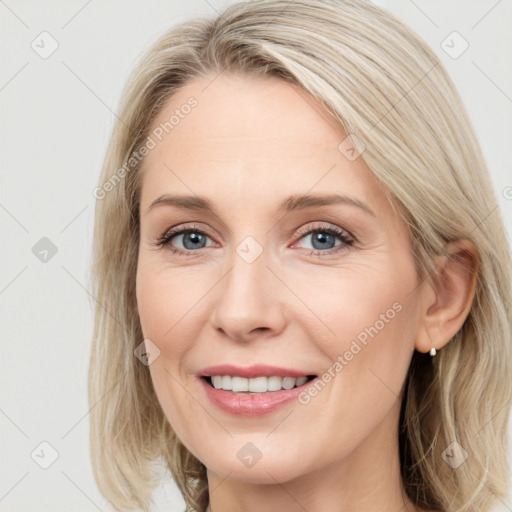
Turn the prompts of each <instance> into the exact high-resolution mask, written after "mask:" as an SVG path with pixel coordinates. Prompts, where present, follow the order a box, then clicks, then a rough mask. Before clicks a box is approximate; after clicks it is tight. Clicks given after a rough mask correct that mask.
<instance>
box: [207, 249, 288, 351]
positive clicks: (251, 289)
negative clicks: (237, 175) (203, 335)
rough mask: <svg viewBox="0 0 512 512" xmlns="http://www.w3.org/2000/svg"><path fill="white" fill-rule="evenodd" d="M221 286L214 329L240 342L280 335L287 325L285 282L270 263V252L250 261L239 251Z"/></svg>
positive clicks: (235, 254) (214, 311) (214, 314)
mask: <svg viewBox="0 0 512 512" xmlns="http://www.w3.org/2000/svg"><path fill="white" fill-rule="evenodd" d="M231 261H232V265H231V268H230V270H229V271H228V272H227V274H226V275H225V277H224V278H223V279H222V281H221V283H219V285H220V286H218V290H217V296H216V298H215V302H214V304H215V306H214V310H213V313H212V324H213V326H214V328H215V329H216V330H217V331H219V332H221V333H224V335H225V336H227V337H229V338H231V339H233V340H235V341H237V342H247V341H250V340H253V339H256V338H258V339H260V338H270V337H274V336H277V335H278V334H279V333H280V332H282V331H283V329H284V328H285V325H286V316H285V307H284V304H283V302H284V299H285V293H284V290H283V285H282V283H281V282H280V281H279V279H278V278H277V277H276V274H275V273H274V272H273V271H272V270H270V268H269V266H268V263H269V262H268V258H267V251H266V250H263V252H262V253H261V254H260V255H259V257H258V258H256V260H254V261H252V262H249V261H246V260H245V259H244V258H243V257H241V256H240V255H239V254H238V253H237V252H236V251H234V252H233V255H232V260H231Z"/></svg>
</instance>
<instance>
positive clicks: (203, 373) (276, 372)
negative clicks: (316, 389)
mask: <svg viewBox="0 0 512 512" xmlns="http://www.w3.org/2000/svg"><path fill="white" fill-rule="evenodd" d="M212 375H230V376H232V377H246V378H248V379H250V378H253V377H274V376H275V377H296V378H298V377H306V376H308V375H315V374H314V373H313V372H307V371H301V370H297V369H294V368H282V367H278V366H270V365H266V364H255V365H251V366H236V365H233V364H220V365H215V366H208V367H207V368H203V369H202V370H200V371H199V372H198V376H199V377H211V376H212Z"/></svg>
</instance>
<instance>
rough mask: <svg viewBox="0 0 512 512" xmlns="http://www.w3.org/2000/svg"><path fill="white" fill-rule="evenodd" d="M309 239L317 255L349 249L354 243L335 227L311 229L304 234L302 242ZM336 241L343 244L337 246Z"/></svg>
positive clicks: (346, 234)
mask: <svg viewBox="0 0 512 512" xmlns="http://www.w3.org/2000/svg"><path fill="white" fill-rule="evenodd" d="M308 237H309V238H310V240H311V245H312V247H310V248H311V249H312V250H313V251H315V253H316V254H317V255H323V254H332V253H333V252H338V251H341V250H343V249H347V247H348V246H351V245H353V243H354V240H353V239H352V238H350V237H349V236H348V233H346V232H345V231H343V230H341V229H339V228H337V227H335V226H328V227H315V228H314V229H309V230H308V231H306V232H305V233H304V234H303V236H302V237H301V240H305V239H306V238H308ZM336 239H338V240H340V241H341V242H340V243H339V244H336ZM322 253H323V254H322ZM312 254H313V253H312Z"/></svg>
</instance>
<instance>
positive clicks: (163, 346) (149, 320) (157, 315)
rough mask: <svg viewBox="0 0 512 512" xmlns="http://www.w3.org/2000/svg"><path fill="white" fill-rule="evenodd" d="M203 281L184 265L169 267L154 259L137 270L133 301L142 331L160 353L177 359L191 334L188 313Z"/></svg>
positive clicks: (197, 297) (197, 301)
mask: <svg viewBox="0 0 512 512" xmlns="http://www.w3.org/2000/svg"><path fill="white" fill-rule="evenodd" d="M202 295H204V283H201V280H200V279H199V277H198V273H197V272H196V273H195V275H194V274H193V273H192V272H188V271H187V269H176V268H173V269H169V268H165V265H162V264H161V263H158V262H155V263H154V264H152V263H147V264H142V265H141V266H140V267H139V269H138V271H137V305H138V310H139V317H140V322H141V327H142V332H143V333H144V337H145V338H149V339H151V341H153V342H154V343H155V344H156V345H157V346H158V347H159V349H160V351H161V355H163V356H165V357H168V358H172V359H174V360H179V359H180V357H181V355H182V354H183V353H184V352H185V351H186V350H187V349H188V344H189V343H190V341H191V340H193V339H194V338H195V336H194V333H192V332H189V331H190V328H191V327H192V328H193V327H194V325H195V326H197V327H198V326H199V323H198V322H195V323H191V322H190V320H189V316H190V315H193V314H194V312H195V311H197V308H196V307H195V306H197V304H198V303H199V302H200V300H201V297H202Z"/></svg>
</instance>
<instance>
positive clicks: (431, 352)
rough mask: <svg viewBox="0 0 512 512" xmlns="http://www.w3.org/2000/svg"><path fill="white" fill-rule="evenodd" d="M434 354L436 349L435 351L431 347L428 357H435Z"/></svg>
mask: <svg viewBox="0 0 512 512" xmlns="http://www.w3.org/2000/svg"><path fill="white" fill-rule="evenodd" d="M436 352H437V351H436V349H435V348H434V347H432V348H431V349H430V355H431V356H432V357H434V356H435V355H436Z"/></svg>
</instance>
